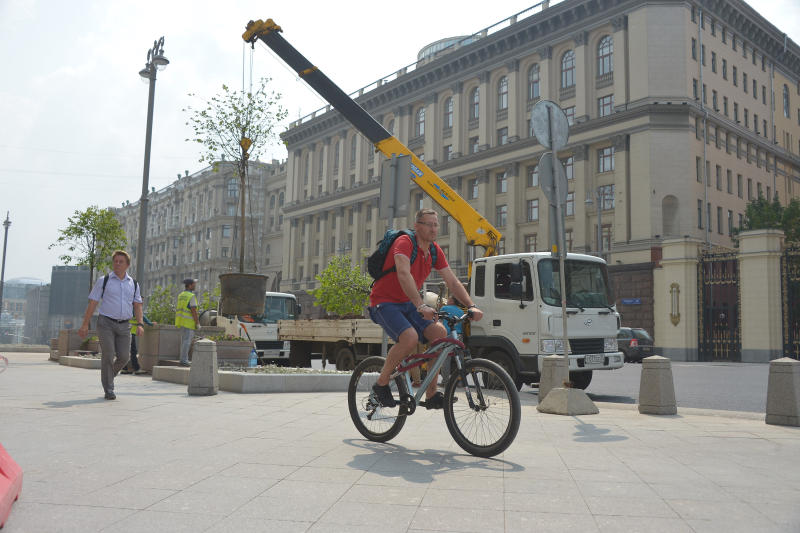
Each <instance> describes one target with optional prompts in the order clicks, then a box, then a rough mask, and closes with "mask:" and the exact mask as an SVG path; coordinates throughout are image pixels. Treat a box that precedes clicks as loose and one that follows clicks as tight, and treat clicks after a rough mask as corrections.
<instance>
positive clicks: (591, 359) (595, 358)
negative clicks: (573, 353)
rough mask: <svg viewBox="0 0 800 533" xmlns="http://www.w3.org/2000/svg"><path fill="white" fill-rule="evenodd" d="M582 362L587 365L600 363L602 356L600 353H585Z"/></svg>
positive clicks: (601, 362)
mask: <svg viewBox="0 0 800 533" xmlns="http://www.w3.org/2000/svg"><path fill="white" fill-rule="evenodd" d="M584 362H585V363H586V364H588V365H602V364H603V356H602V355H601V354H594V355H587V356H586V357H585V358H584Z"/></svg>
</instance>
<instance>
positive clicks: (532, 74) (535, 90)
mask: <svg viewBox="0 0 800 533" xmlns="http://www.w3.org/2000/svg"><path fill="white" fill-rule="evenodd" d="M537 98H539V65H538V64H536V65H533V66H532V67H531V68H529V69H528V101H531V100H536V99H537Z"/></svg>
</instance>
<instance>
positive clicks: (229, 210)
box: [225, 204, 236, 217]
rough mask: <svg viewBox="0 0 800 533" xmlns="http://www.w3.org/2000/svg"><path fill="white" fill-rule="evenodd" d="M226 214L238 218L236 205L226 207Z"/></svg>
mask: <svg viewBox="0 0 800 533" xmlns="http://www.w3.org/2000/svg"><path fill="white" fill-rule="evenodd" d="M225 214H226V215H228V216H229V217H235V216H236V205H235V204H231V205H227V206H225Z"/></svg>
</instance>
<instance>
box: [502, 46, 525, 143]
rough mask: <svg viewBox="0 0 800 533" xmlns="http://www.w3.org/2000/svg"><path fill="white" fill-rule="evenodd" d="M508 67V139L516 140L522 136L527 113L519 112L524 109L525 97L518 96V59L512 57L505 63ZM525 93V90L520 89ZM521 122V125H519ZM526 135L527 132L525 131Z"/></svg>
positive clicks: (510, 140)
mask: <svg viewBox="0 0 800 533" xmlns="http://www.w3.org/2000/svg"><path fill="white" fill-rule="evenodd" d="M506 66H507V67H508V75H507V77H508V141H509V142H516V141H518V140H519V139H520V138H521V137H523V135H522V132H523V131H525V126H524V125H525V124H527V122H526V120H525V118H526V115H529V113H520V112H519V111H520V110H522V109H525V98H524V97H522V98H520V87H519V59H513V60H511V61H509V62H508V64H507V65H506ZM522 94H523V95H524V94H525V91H524V90H523V91H522ZM520 123H521V124H522V126H521V125H520ZM525 134H526V135H527V132H525Z"/></svg>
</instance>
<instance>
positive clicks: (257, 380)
mask: <svg viewBox="0 0 800 533" xmlns="http://www.w3.org/2000/svg"><path fill="white" fill-rule="evenodd" d="M153 379H154V380H156V381H167V382H169V383H177V384H179V385H188V384H189V369H188V368H184V367H176V366H154V367H153ZM349 383H350V374H254V373H252V372H231V371H226V370H220V371H219V390H221V391H225V392H237V393H240V394H258V393H269V392H345V391H347V385H348V384H349Z"/></svg>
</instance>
